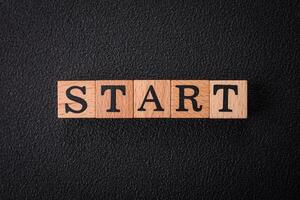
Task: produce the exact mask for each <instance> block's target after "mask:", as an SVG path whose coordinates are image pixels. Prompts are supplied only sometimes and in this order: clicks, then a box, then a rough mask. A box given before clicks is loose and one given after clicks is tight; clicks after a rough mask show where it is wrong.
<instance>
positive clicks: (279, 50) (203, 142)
mask: <svg viewBox="0 0 300 200" xmlns="http://www.w3.org/2000/svg"><path fill="white" fill-rule="evenodd" d="M297 12H298V13H299V5H298V3H297V2H296V1H282V2H277V1H261V0H258V1H248V2H244V3H242V2H240V1H235V2H227V1H223V2H210V1H206V2H196V1H195V2H189V3H181V2H179V1H178V2H174V1H171V2H169V3H165V2H161V1H158V2H156V3H153V2H147V3H142V2H138V1H136V2H131V1H120V2H117V1H115V2H112V1H102V2H98V3H95V2H93V3H92V2H90V1H82V2H73V1H69V3H67V2H63V3H62V2H44V3H42V2H40V1H36V2H33V1H27V2H26V3H22V2H21V1H17V0H15V1H11V0H1V2H0V13H1V16H0V21H1V27H0V33H1V55H0V56H1V57H0V62H1V69H0V70H1V71H0V72H1V74H0V81H1V86H0V94H1V97H0V105H1V111H0V112H1V115H0V119H1V121H0V123H1V124H0V199H64V198H65V199H93V198H97V199H101V198H102V199H155V198H157V199H166V198H172V199H177V198H187V199H202V198H203V199H296V197H299V195H297V193H298V191H299V136H298V135H297V132H298V134H299V125H298V122H297V120H299V114H298V112H299V103H300V102H299V96H300V94H299V59H298V57H299V52H297V50H299V49H298V47H297V46H296V44H297V42H298V44H299V40H297V33H298V36H299V31H296V28H297V27H296V25H297V23H296V22H297V20H299V14H298V13H297ZM298 25H299V23H298ZM298 28H299V26H298ZM66 79H79V80H84V79H92V80H93V79H247V80H248V81H249V119H247V120H203V119H186V120H183V119H178V120H175V119H163V120H162V119H134V120H103V119H102V120H96V119H89V120H86V119H70V120H67V119H65V120H62V119H58V118H57V113H56V82H57V80H66Z"/></svg>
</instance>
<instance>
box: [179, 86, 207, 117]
mask: <svg viewBox="0 0 300 200" xmlns="http://www.w3.org/2000/svg"><path fill="white" fill-rule="evenodd" d="M176 87H177V88H179V108H178V109H176V111H189V110H188V109H186V108H185V107H184V100H185V99H188V100H190V101H191V102H192V104H193V110H194V111H196V112H200V111H201V110H202V105H200V106H199V107H197V101H196V99H195V97H197V96H198V94H199V88H198V87H196V86H194V85H176ZM185 88H188V89H192V90H194V94H193V95H191V96H185V95H184V89H185Z"/></svg>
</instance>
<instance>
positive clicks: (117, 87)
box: [101, 85, 126, 112]
mask: <svg viewBox="0 0 300 200" xmlns="http://www.w3.org/2000/svg"><path fill="white" fill-rule="evenodd" d="M106 90H111V95H110V97H111V99H110V102H111V104H110V109H108V110H106V111H107V112H120V110H119V109H117V107H116V105H117V102H116V99H117V97H116V96H117V90H121V92H122V95H126V91H125V86H124V85H104V86H102V87H101V95H104V93H105V91H106Z"/></svg>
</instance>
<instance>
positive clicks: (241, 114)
mask: <svg viewBox="0 0 300 200" xmlns="http://www.w3.org/2000/svg"><path fill="white" fill-rule="evenodd" d="M216 85H236V86H237V93H238V94H236V93H235V92H234V90H232V89H231V90H228V108H229V109H231V110H232V111H231V112H222V111H220V110H221V109H222V108H223V95H224V92H223V91H224V90H218V91H217V92H216V94H214V87H215V86H216ZM210 118H221V119H222V118H237V119H238V118H247V81H246V80H216V81H210Z"/></svg>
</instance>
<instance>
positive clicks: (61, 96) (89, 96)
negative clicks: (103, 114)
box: [57, 81, 96, 118]
mask: <svg viewBox="0 0 300 200" xmlns="http://www.w3.org/2000/svg"><path fill="white" fill-rule="evenodd" d="M95 85H96V81H58V82H57V100H58V102H57V108H58V112H57V113H58V117H59V118H95V109H96V106H95ZM72 86H78V87H84V88H85V92H86V94H83V92H82V91H81V90H80V89H72V90H71V94H72V95H74V96H77V97H80V98H82V99H84V100H85V101H86V102H87V108H86V110H84V111H83V112H81V113H73V112H68V113H67V112H66V106H67V105H68V106H69V107H70V108H72V109H74V110H81V109H82V105H81V104H80V103H78V102H75V101H73V100H71V99H69V98H68V97H67V96H66V91H67V90H68V88H70V87H72Z"/></svg>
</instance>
